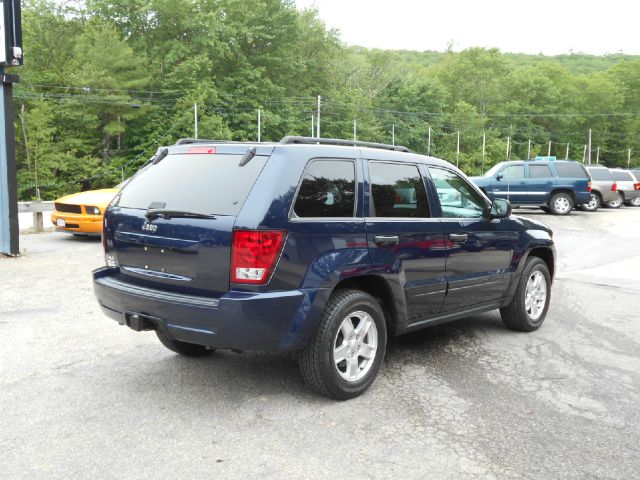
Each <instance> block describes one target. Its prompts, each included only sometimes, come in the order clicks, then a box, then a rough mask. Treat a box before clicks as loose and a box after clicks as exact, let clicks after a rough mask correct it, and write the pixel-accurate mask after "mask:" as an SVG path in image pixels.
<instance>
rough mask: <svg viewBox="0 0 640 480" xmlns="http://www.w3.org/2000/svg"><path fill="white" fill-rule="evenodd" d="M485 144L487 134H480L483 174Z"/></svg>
mask: <svg viewBox="0 0 640 480" xmlns="http://www.w3.org/2000/svg"><path fill="white" fill-rule="evenodd" d="M486 145H487V134H486V133H483V134H482V174H483V175H484V158H485V152H486V150H485V146H486Z"/></svg>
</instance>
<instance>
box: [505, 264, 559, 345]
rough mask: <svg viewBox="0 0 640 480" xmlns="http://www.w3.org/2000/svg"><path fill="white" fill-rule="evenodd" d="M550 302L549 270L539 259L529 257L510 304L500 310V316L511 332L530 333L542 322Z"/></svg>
mask: <svg viewBox="0 0 640 480" xmlns="http://www.w3.org/2000/svg"><path fill="white" fill-rule="evenodd" d="M550 300H551V275H550V274H549V268H548V267H547V264H546V263H545V262H544V260H542V259H541V258H538V257H529V258H528V259H527V263H526V264H525V266H524V270H523V272H522V276H521V277H520V280H519V281H518V286H517V288H516V292H515V294H514V295H513V298H512V299H511V303H510V304H509V305H507V306H506V307H503V308H501V309H500V316H501V317H502V321H503V322H504V324H505V325H506V326H507V327H509V328H511V329H512V330H517V331H520V332H532V331H534V330H537V329H538V328H540V325H542V322H544V319H545V317H546V316H547V311H548V310H549V301H550Z"/></svg>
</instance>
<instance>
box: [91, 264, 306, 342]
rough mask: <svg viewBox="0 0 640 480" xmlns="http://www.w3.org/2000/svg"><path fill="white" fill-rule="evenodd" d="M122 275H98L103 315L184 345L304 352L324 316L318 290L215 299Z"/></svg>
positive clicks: (234, 294)
mask: <svg viewBox="0 0 640 480" xmlns="http://www.w3.org/2000/svg"><path fill="white" fill-rule="evenodd" d="M117 274H118V269H117V268H114V269H110V268H99V269H97V270H94V272H93V287H94V291H95V294H96V298H97V299H98V303H99V304H100V307H101V308H102V311H103V312H104V313H105V314H106V315H107V316H108V317H110V318H112V319H114V320H116V321H117V322H118V323H120V324H121V325H127V326H129V327H131V328H133V329H134V330H149V329H157V328H161V329H164V330H165V331H166V332H168V333H169V335H171V336H172V337H173V338H175V339H176V340H181V341H184V342H189V343H195V344H199V345H206V346H209V347H213V348H233V349H239V350H256V351H282V350H300V349H303V348H304V347H305V346H306V345H307V343H308V342H309V339H310V338H311V335H312V334H313V332H314V331H315V328H316V325H317V319H318V318H319V315H317V314H313V313H314V311H315V310H317V308H315V307H314V305H313V303H314V299H315V298H316V296H317V294H318V293H319V290H317V289H312V290H311V289H309V290H308V289H301V290H291V291H281V292H269V293H249V292H234V291H231V292H228V293H226V294H225V295H223V296H221V297H220V298H210V297H203V296H195V295H185V294H179V293H172V292H166V291H163V290H156V289H151V288H147V287H141V286H138V285H134V284H131V283H128V282H125V281H122V280H121V279H119V278H118V276H117ZM317 317H318V318H317Z"/></svg>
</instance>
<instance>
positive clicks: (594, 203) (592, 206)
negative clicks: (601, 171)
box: [580, 193, 600, 212]
mask: <svg viewBox="0 0 640 480" xmlns="http://www.w3.org/2000/svg"><path fill="white" fill-rule="evenodd" d="M599 206H600V195H598V194H597V193H592V194H591V197H590V198H589V203H583V204H582V205H580V208H581V209H582V210H584V211H585V212H595V211H596V210H598V207H599Z"/></svg>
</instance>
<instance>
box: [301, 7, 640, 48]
mask: <svg viewBox="0 0 640 480" xmlns="http://www.w3.org/2000/svg"><path fill="white" fill-rule="evenodd" d="M295 2H296V5H297V7H298V8H306V7H313V6H315V7H316V8H317V9H318V12H319V16H320V18H321V19H322V20H323V21H324V22H325V23H326V24H327V26H328V27H329V28H335V29H336V30H338V31H339V32H340V38H341V39H342V41H343V42H345V43H346V44H348V45H359V46H363V47H367V48H381V49H394V50H437V51H444V50H446V49H447V46H448V44H450V43H451V44H452V45H453V50H455V51H459V50H463V49H465V48H469V47H487V48H490V47H496V48H499V49H500V50H501V51H503V52H516V53H530V54H537V53H543V54H545V55H558V54H563V53H570V52H574V53H578V52H580V53H590V54H594V55H604V54H607V53H619V52H624V53H627V54H635V55H638V54H640V32H639V28H638V27H639V26H640V2H638V1H637V0H608V1H604V2H603V1H599V2H595V1H593V0H586V1H579V0H578V1H567V0H555V1H552V0H511V1H504V0H449V1H447V0H445V1H442V0H440V1H428V0H427V1H419V0H387V1H385V0H295Z"/></svg>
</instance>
